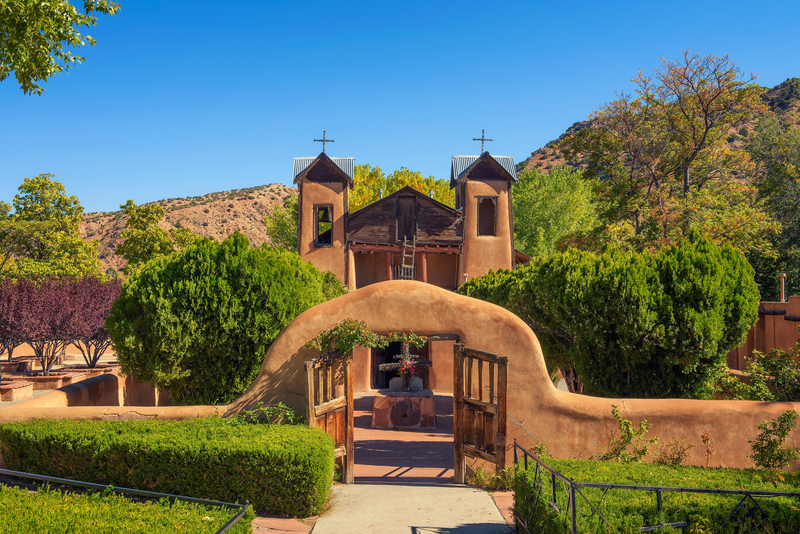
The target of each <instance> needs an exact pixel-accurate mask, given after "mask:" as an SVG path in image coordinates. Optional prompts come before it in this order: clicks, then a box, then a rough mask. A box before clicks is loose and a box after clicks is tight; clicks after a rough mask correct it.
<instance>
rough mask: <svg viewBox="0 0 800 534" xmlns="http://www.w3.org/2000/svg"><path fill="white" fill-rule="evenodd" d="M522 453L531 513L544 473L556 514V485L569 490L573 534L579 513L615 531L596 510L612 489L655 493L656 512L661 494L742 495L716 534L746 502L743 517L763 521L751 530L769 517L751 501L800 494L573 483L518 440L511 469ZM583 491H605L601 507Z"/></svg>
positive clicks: (682, 523) (663, 525)
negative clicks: (581, 505) (532, 467)
mask: <svg viewBox="0 0 800 534" xmlns="http://www.w3.org/2000/svg"><path fill="white" fill-rule="evenodd" d="M520 451H521V452H522V462H523V466H524V468H525V471H527V470H528V463H529V462H528V460H529V459H530V460H533V461H534V462H535V464H536V472H535V473H534V482H533V483H534V486H535V487H536V488H535V491H534V494H535V499H536V500H535V501H534V502H533V511H534V512H535V510H536V507H537V505H538V499H539V496H540V494H541V493H542V491H541V490H542V488H543V483H542V479H541V476H542V473H541V471H547V472H548V473H549V474H550V477H551V486H552V495H550V496H549V498H548V501H547V503H546V504H547V505H549V506H550V507H551V508H553V509H554V510H555V511H556V512H562V511H563V510H562V508H561V506H559V505H558V502H557V481H560V482H561V483H562V484H563V486H564V487H565V489H567V490H568V496H567V505H566V508H567V510H566V511H567V512H568V513H569V514H570V526H571V529H572V530H571V532H572V534H577V532H578V521H577V519H578V517H577V516H578V513H579V512H580V513H581V515H584V516H591V515H593V514H597V516H598V517H599V518H600V519H602V520H603V522H604V523H605V524H606V525H607V526H608V527H609V528H611V529H613V528H614V527H613V526H611V524H610V523H609V522H608V520H607V519H606V518H605V516H603V514H602V513H601V512H600V510H599V509H598V506H600V504H601V503H602V500H603V499H604V498H605V495H606V492H608V490H611V489H620V490H630V491H651V492H653V493H655V504H656V507H657V509H658V512H659V513H660V512H662V511H663V503H662V494H663V493H664V492H677V493H704V494H709V493H710V494H716V495H741V496H742V498H741V499H740V500H739V502H738V503H737V504H736V506H735V507H734V508H733V510H731V513H730V514H729V515H728V517H727V519H725V521H724V522H723V523H722V524H721V525H720V526H719V528H718V529H717V530H716V531H715V532H716V533H718V532H720V531H721V530H722V528H723V527H724V526H725V525H726V524H727V523H728V521H730V520H732V519H734V516H735V514H736V512H737V511H739V509H740V508H741V507H742V505H744V504H745V503H747V502H748V501H749V502H750V503H751V504H748V509H747V510H746V511H745V514H744V515H745V517H748V518H753V517H754V514H755V512H756V510H758V511H760V512H761V515H762V518H761V521H760V522H759V523H758V524H757V525H755V527H754V528H756V529H757V528H758V527H760V526H761V525H762V524H764V523H765V522H766V521H767V520H768V519H769V516H768V514H767V512H766V511H764V509H763V508H762V507H761V506H760V505H759V504H758V502H756V500H755V499H754V497H795V498H797V497H800V492H783V491H758V490H756V491H751V490H744V489H741V490H726V489H707V488H681V487H670V486H632V485H626V484H599V483H593V482H576V481H575V479H574V478H567V477H566V476H564V475H563V474H561V473H559V472H558V471H557V470H555V469H554V468H553V467H551V466H549V465H547V464H546V463H545V462H544V461H542V459H541V458H539V456H537V455H536V454H535V453H533V452H531V451H529V450H528V449H526V448H524V447H522V446H521V445H519V444H518V443H517V440H516V439H515V440H514V465H515V466H518V465H519V462H520V458H519V452H520ZM582 488H598V489H602V490H604V491H603V493H602V497H601V499H600V503H598V504H597V506H595V505H594V504H593V503H592V502H591V501H590V500H589V499H588V498H587V497H586V495H585V494H584V493H583V492H582V491H581V489H582ZM577 495H580V496H581V498H583V500H584V501H585V502H586V504H588V505H589V507H590V508H591V510H592V513H591V514H585V513H583V512H581V511H580V510H578V507H577V506H576V504H577V502H576V498H577ZM515 498H516V497H515ZM514 517H515V518H516V520H517V524H518V525H520V526H521V527H522V528H523V529H524V530H525V531H526V532H528V533H529V534H533V533H532V532H531V531H530V530H529V529H528V526H527V520H526V519H523V518H520V517H519V516H517V514H516V511H515V513H514ZM686 525H687V521H677V522H674V523H660V524H658V525H652V526H644V527H641V528H640V529H639V532H649V531H653V530H659V529H662V528H669V527H685V526H686Z"/></svg>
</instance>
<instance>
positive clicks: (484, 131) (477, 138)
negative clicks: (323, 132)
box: [323, 128, 494, 155]
mask: <svg viewBox="0 0 800 534" xmlns="http://www.w3.org/2000/svg"><path fill="white" fill-rule="evenodd" d="M472 140H473V141H480V142H481V155H483V143H484V141H494V139H486V130H484V129H483V128H481V136H480V137H473V138H472ZM323 152H324V151H323Z"/></svg>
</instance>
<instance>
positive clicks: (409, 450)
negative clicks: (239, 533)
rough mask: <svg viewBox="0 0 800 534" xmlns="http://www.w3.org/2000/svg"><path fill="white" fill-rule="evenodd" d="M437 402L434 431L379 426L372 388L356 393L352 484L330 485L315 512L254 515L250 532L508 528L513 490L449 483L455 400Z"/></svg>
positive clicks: (413, 533)
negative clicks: (285, 516)
mask: <svg viewBox="0 0 800 534" xmlns="http://www.w3.org/2000/svg"><path fill="white" fill-rule="evenodd" d="M435 402H436V413H437V417H436V418H437V425H438V428H437V429H436V430H432V431H431V430H425V431H402V430H377V429H371V428H370V422H371V419H372V394H370V393H367V394H362V395H361V396H360V397H357V398H356V399H355V414H354V415H355V417H354V419H355V464H356V465H355V481H356V483H355V484H353V485H346V484H335V485H334V487H333V490H332V491H331V495H332V497H331V500H330V502H329V505H328V507H327V508H326V509H325V511H324V512H323V513H322V515H320V516H319V517H318V518H309V519H304V520H302V521H301V520H297V519H279V518H258V519H256V520H255V521H254V522H253V531H254V532H256V533H259V532H271V533H279V532H309V529H310V528H312V527H313V530H312V531H311V532H312V533H313V534H334V533H336V534H338V533H350V532H358V533H363V534H371V533H380V534H392V533H402V534H472V533H475V534H478V533H498V534H499V533H508V532H512V531H513V529H512V528H511V527H510V525H512V524H513V523H512V522H510V521H508V519H510V508H511V504H512V497H511V494H510V492H499V493H495V494H494V496H492V495H490V494H488V493H486V492H485V491H483V490H480V489H477V488H474V487H471V486H462V485H456V484H454V483H453V478H452V477H453V399H452V397H450V396H443V395H437V396H436V397H435ZM498 507H499V509H498ZM501 512H502V513H501ZM504 517H505V518H504Z"/></svg>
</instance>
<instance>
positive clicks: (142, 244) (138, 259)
mask: <svg viewBox="0 0 800 534" xmlns="http://www.w3.org/2000/svg"><path fill="white" fill-rule="evenodd" d="M119 207H120V208H122V209H123V210H124V211H125V215H127V216H128V221H127V224H126V226H125V230H123V231H122V233H121V234H120V238H121V239H122V240H123V241H122V243H120V244H119V245H117V250H116V254H117V255H118V256H122V257H123V258H125V261H127V262H128V263H127V264H126V265H125V269H124V270H125V273H126V274H131V273H132V272H133V271H135V270H136V269H139V268H140V267H142V266H143V265H144V264H145V263H147V262H149V261H150V260H152V259H154V258H159V257H161V256H166V255H168V254H171V253H173V252H175V251H176V250H182V249H184V248H186V247H187V246H188V245H190V244H191V243H193V242H194V241H195V240H196V239H198V238H199V236H197V235H196V234H193V233H192V232H191V231H190V230H189V229H188V228H178V229H175V230H173V231H172V233H170V232H168V231H166V230H165V229H163V228H161V227H160V226H159V223H160V222H161V221H163V220H164V208H162V207H161V206H159V205H158V204H146V205H142V206H137V205H136V203H135V202H134V201H133V200H128V201H127V202H126V203H125V204H120V206H119Z"/></svg>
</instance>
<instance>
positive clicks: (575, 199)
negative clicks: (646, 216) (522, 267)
mask: <svg viewBox="0 0 800 534" xmlns="http://www.w3.org/2000/svg"><path fill="white" fill-rule="evenodd" d="M518 178H519V179H518V181H517V183H516V184H514V187H513V188H512V190H511V195H512V201H513V203H514V246H515V247H517V248H518V249H520V250H521V251H523V252H525V253H526V254H529V255H531V256H546V255H547V254H550V253H552V252H555V250H556V247H557V245H558V243H559V241H560V240H561V238H562V237H564V236H566V235H569V234H571V233H574V232H579V231H588V230H590V229H591V228H593V227H594V224H595V221H596V220H597V215H596V213H595V208H594V205H593V203H592V200H591V199H592V188H591V184H590V183H589V182H587V181H586V180H584V179H583V176H582V172H581V171H578V170H574V169H572V168H570V167H566V166H563V167H556V168H554V169H552V170H551V171H550V172H548V173H546V174H545V173H543V172H541V171H540V170H539V169H533V170H531V169H526V170H524V171H522V172H521V173H520V174H519V177H518Z"/></svg>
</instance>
